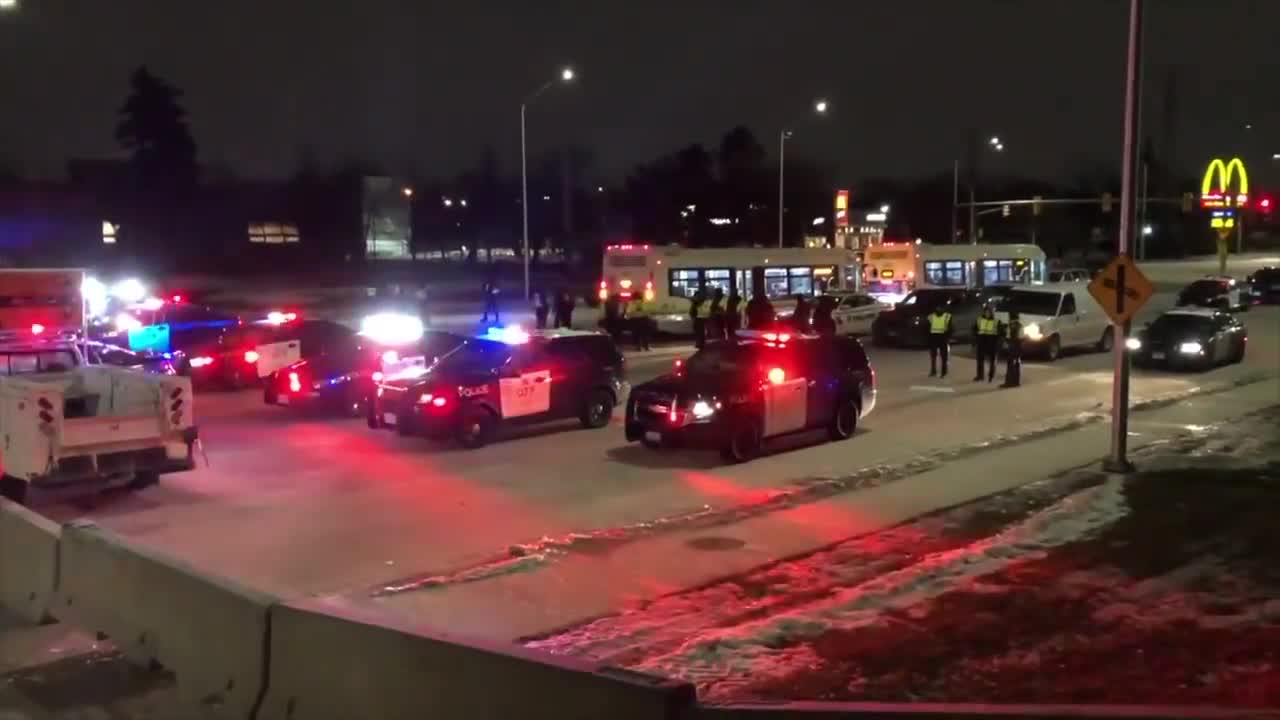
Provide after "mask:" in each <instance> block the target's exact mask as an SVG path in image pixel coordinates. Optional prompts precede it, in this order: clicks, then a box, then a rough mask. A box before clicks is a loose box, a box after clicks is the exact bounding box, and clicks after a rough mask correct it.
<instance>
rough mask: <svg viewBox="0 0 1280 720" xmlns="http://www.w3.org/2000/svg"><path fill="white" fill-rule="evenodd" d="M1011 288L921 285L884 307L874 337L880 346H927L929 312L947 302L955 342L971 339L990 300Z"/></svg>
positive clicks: (873, 339)
mask: <svg viewBox="0 0 1280 720" xmlns="http://www.w3.org/2000/svg"><path fill="white" fill-rule="evenodd" d="M1009 292H1010V288H1009V287H1008V286H1005V285H994V286H991V287H985V288H980V289H966V288H921V289H919V290H915V291H913V292H912V293H911V294H910V295H907V296H906V297H905V298H903V300H902V302H900V303H898V304H896V305H894V306H893V308H892V309H890V310H885V311H883V312H881V313H880V315H879V316H877V317H876V319H875V320H874V321H873V322H872V323H871V340H872V342H874V343H875V344H876V345H880V346H894V345H896V346H902V347H925V346H926V345H927V344H928V341H929V320H928V315H929V313H931V312H933V309H934V308H936V307H938V306H939V305H946V306H947V311H948V312H950V313H951V328H952V336H951V339H952V341H953V342H957V343H963V342H967V341H968V340H969V336H970V335H971V334H972V328H973V324H974V322H975V321H976V320H977V319H978V314H979V313H980V312H981V311H982V306H983V304H984V303H986V302H987V301H988V300H993V299H995V300H997V307H998V305H999V302H998V300H999V298H1001V297H1003V296H1004V295H1006V294H1008V293H1009Z"/></svg>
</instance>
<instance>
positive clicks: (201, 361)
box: [191, 357, 213, 368]
mask: <svg viewBox="0 0 1280 720" xmlns="http://www.w3.org/2000/svg"><path fill="white" fill-rule="evenodd" d="M212 364H213V358H211V357H193V358H191V367H193V368H202V367H208V366H210V365H212Z"/></svg>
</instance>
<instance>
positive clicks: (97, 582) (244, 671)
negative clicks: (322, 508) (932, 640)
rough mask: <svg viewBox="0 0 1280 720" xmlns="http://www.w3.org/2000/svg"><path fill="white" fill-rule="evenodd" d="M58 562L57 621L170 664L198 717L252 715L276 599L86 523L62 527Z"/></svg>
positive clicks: (143, 660) (144, 660)
mask: <svg viewBox="0 0 1280 720" xmlns="http://www.w3.org/2000/svg"><path fill="white" fill-rule="evenodd" d="M59 564H60V568H59V570H60V575H59V582H58V589H57V592H56V593H55V596H54V609H53V613H54V615H55V616H56V617H57V618H58V619H60V620H63V621H65V622H68V623H70V624H72V625H76V626H77V627H79V628H80V629H82V630H88V631H92V632H99V633H103V634H105V635H107V636H108V637H110V638H111V640H112V642H113V643H114V644H115V645H116V647H117V648H118V649H119V650H120V651H121V652H122V653H123V654H124V655H125V657H127V658H129V659H130V660H133V661H135V662H138V663H140V664H144V665H160V666H162V667H164V668H165V669H167V670H170V671H172V672H173V673H174V675H175V676H176V678H177V685H178V693H179V696H180V697H181V698H182V699H183V700H184V701H188V702H191V703H195V704H197V705H198V707H199V710H200V717H219V718H221V717H226V718H237V719H238V720H244V719H245V718H250V717H252V715H253V712H254V710H255V709H256V707H257V705H258V703H259V702H260V700H261V697H262V694H263V693H264V691H265V686H266V669H267V659H266V651H267V636H268V625H267V623H268V609H269V607H270V605H271V603H272V602H274V600H275V599H274V598H272V597H269V596H267V595H264V594H262V593H257V592H254V591H252V590H247V589H244V588H241V587H238V586H236V585H235V584H233V583H231V582H230V581H228V580H224V579H221V578H218V577H214V576H211V575H208V574H206V573H203V572H200V571H199V570H196V569H195V568H192V567H190V566H188V565H186V564H185V563H182V562H181V561H178V560H174V559H171V558H168V557H165V556H164V555H162V554H160V553H157V552H154V551H152V550H149V549H146V548H143V547H141V546H138V545H136V544H133V543H131V542H130V541H127V540H124V539H122V538H119V537H117V536H115V535H113V534H112V533H110V532H107V531H105V530H102V529H99V528H98V527H97V526H95V525H93V524H92V523H88V522H75V523H70V524H68V525H65V526H64V527H63V528H62V542H61V543H60V545H59ZM195 712H196V708H195V707H193V708H192V716H193V717H194V716H196V715H195Z"/></svg>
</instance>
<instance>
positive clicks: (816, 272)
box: [813, 266, 840, 293]
mask: <svg viewBox="0 0 1280 720" xmlns="http://www.w3.org/2000/svg"><path fill="white" fill-rule="evenodd" d="M813 284H814V286H815V289H816V290H817V292H818V293H825V292H828V291H830V290H839V289H840V276H839V275H837V274H836V269H835V267H832V266H828V267H816V268H814V269H813Z"/></svg>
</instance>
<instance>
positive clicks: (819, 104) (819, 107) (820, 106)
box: [813, 100, 831, 115]
mask: <svg viewBox="0 0 1280 720" xmlns="http://www.w3.org/2000/svg"><path fill="white" fill-rule="evenodd" d="M830 107H831V106H830V105H829V104H828V103H827V101H826V100H818V101H816V102H814V103H813V111H814V112H816V113H818V114H819V115H826V114H827V110H828V109H829V108H830Z"/></svg>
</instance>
